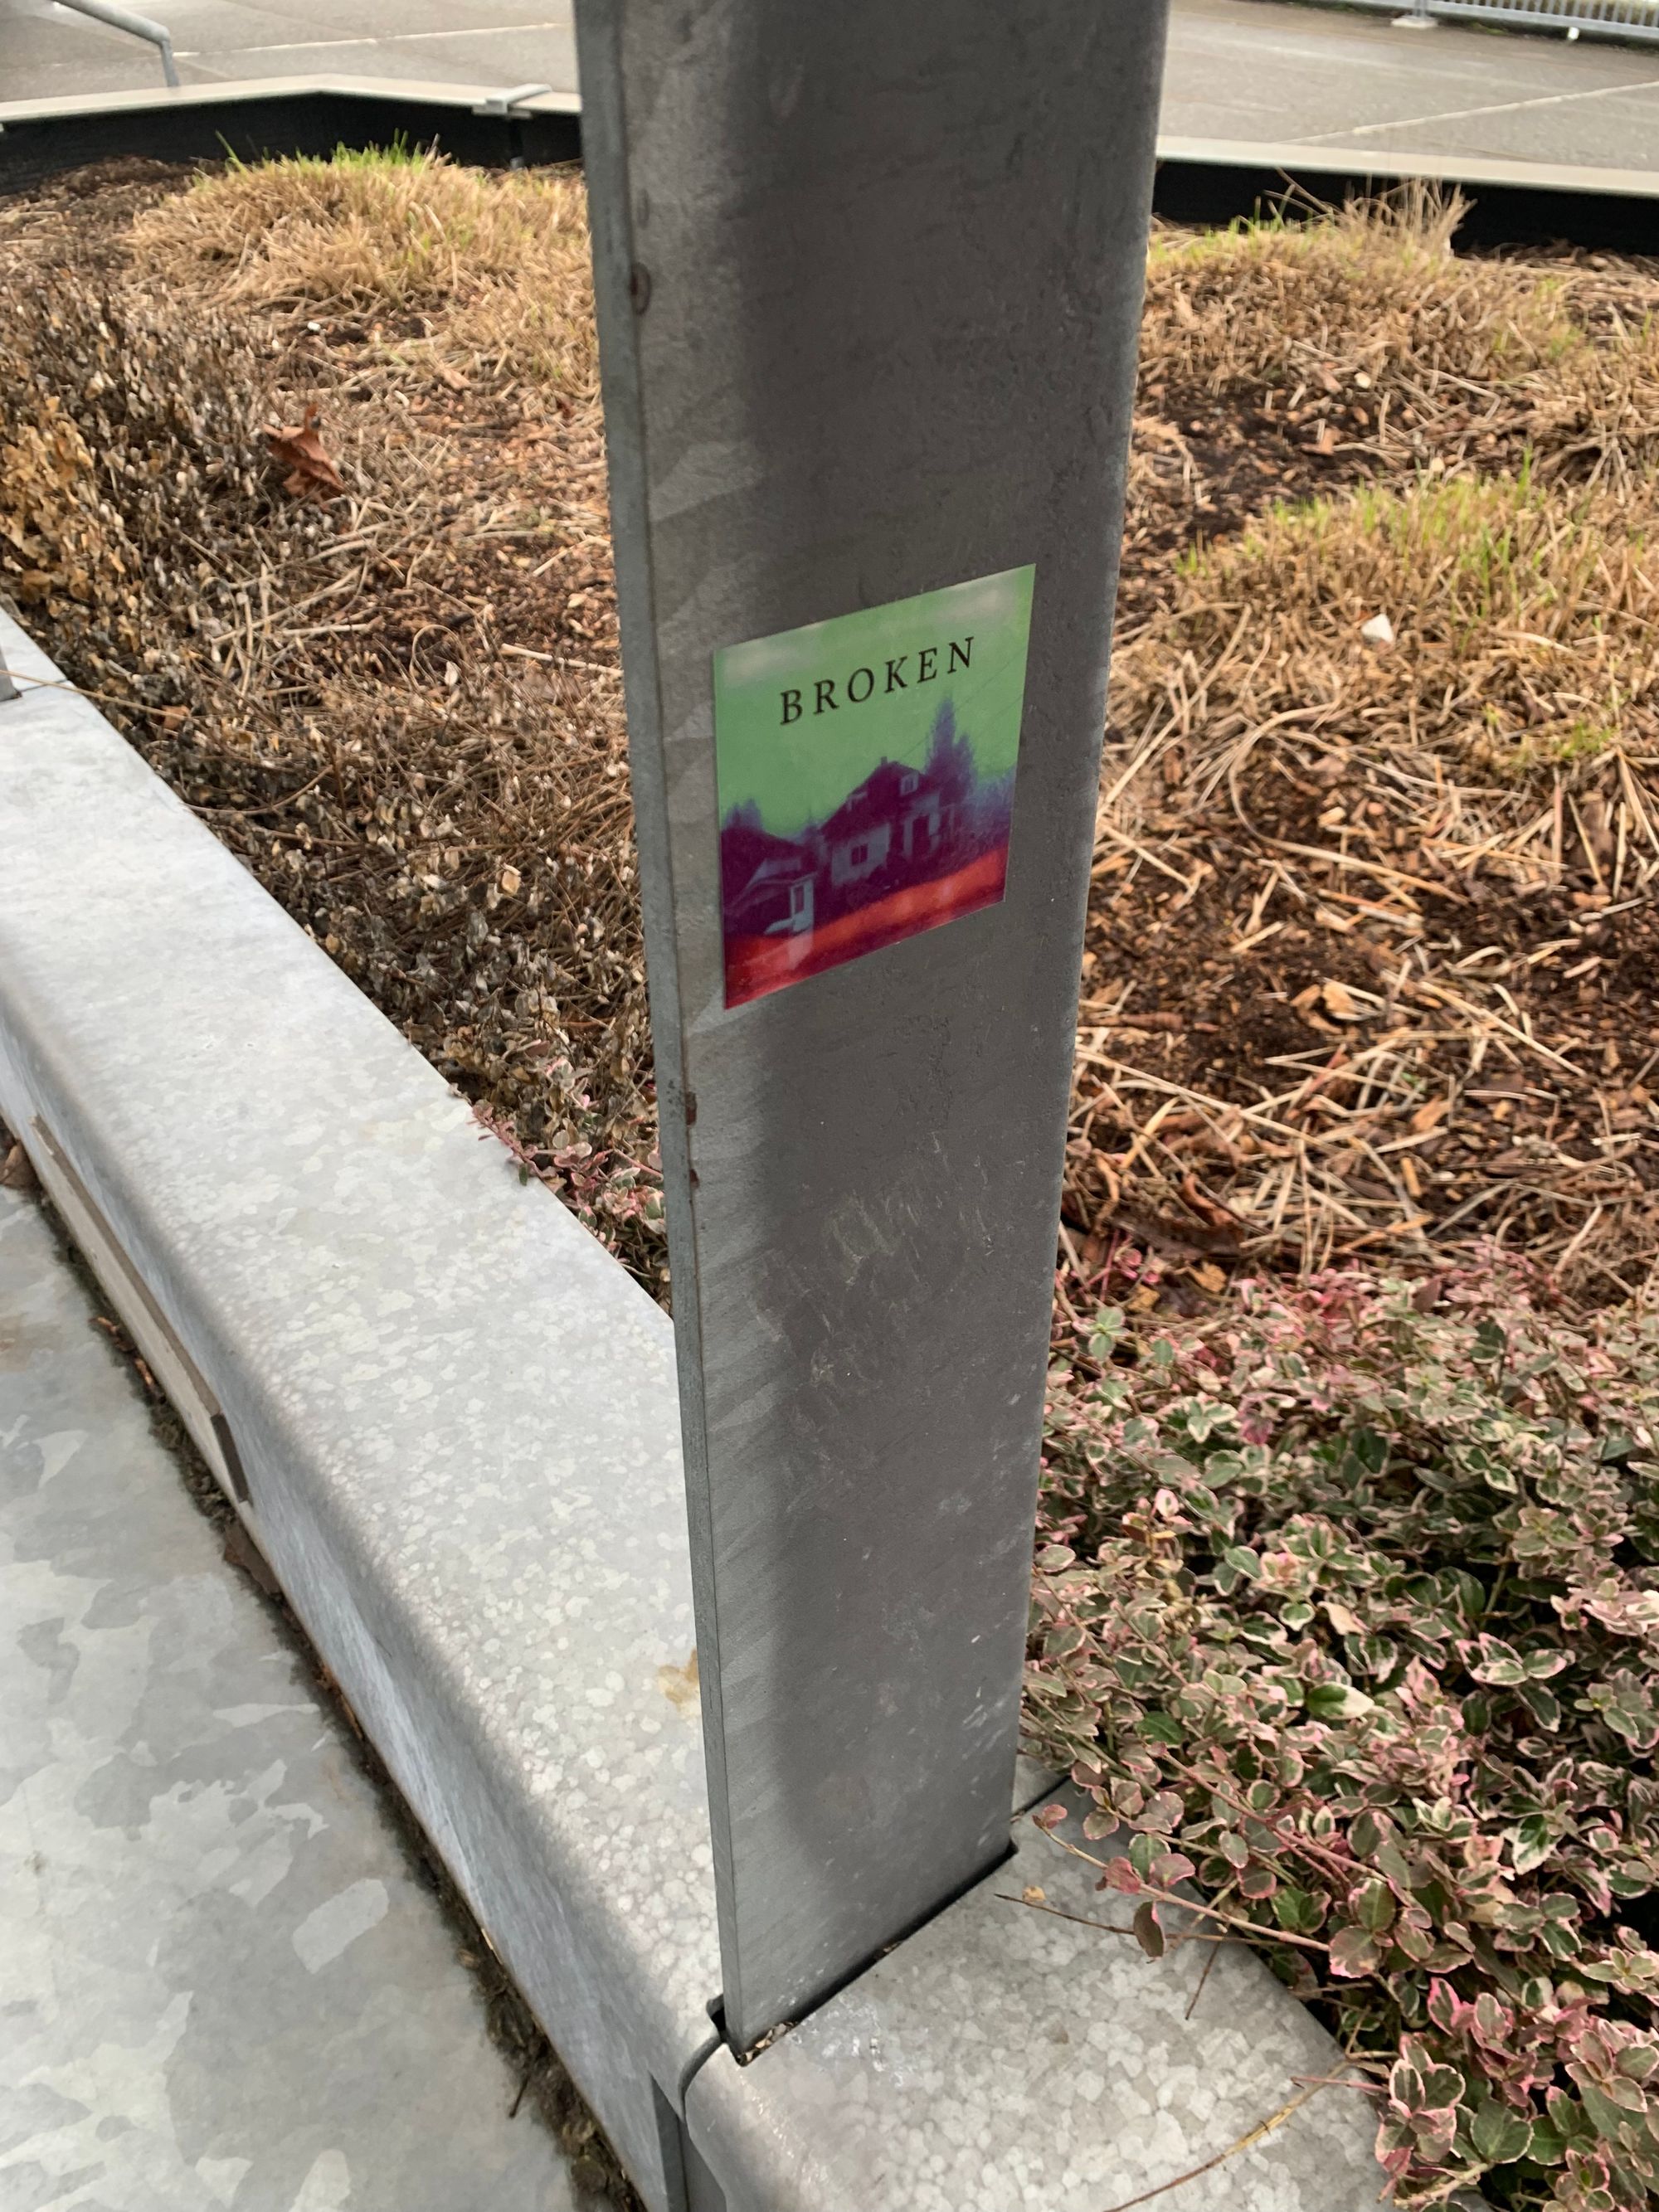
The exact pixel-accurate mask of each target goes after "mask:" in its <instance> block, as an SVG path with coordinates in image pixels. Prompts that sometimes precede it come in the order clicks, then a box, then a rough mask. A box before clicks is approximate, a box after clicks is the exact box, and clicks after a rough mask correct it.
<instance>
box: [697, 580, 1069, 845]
mask: <svg viewBox="0 0 1659 2212" xmlns="http://www.w3.org/2000/svg"><path fill="white" fill-rule="evenodd" d="M1035 575H1036V571H1035V569H1033V568H1010V569H1007V570H1006V571H1005V572H1004V573H1003V574H1000V575H997V576H981V577H979V578H977V579H975V580H974V581H973V582H971V583H966V584H953V585H951V586H948V587H947V588H946V589H945V590H944V591H940V592H921V594H919V595H918V597H916V598H915V599H896V600H894V601H893V602H892V603H891V604H890V605H887V606H884V607H871V608H868V609H867V610H866V611H864V612H863V613H861V614H854V615H839V616H836V617H834V618H833V619H832V620H830V621H829V622H821V623H808V624H807V625H806V626H805V628H804V629H793V630H785V631H782V632H781V633H780V634H779V635H777V636H775V637H766V638H757V639H755V640H753V641H750V643H748V644H745V645H734V646H727V647H724V648H723V649H722V650H721V651H720V652H718V653H715V655H714V752H715V763H716V774H717V782H718V787H719V795H720V818H721V820H722V821H724V819H725V818H726V815H727V814H729V813H730V811H731V810H732V808H733V807H734V806H738V805H744V804H745V803H747V802H748V801H750V800H751V799H752V800H754V801H756V802H757V804H758V805H759V807H760V812H761V819H762V821H763V823H765V825H766V827H767V829H769V830H770V831H771V832H772V833H773V835H774V836H793V835H794V834H795V832H796V831H798V830H799V829H803V828H804V827H805V824H806V823H809V822H821V821H823V818H824V817H825V816H826V815H829V814H831V813H833V812H834V811H835V809H836V807H837V806H839V805H840V804H841V802H842V799H845V798H846V796H847V794H848V792H849V791H852V790H854V788H855V787H857V786H858V785H859V784H860V783H862V782H863V781H864V779H865V777H866V775H869V773H870V771H871V769H873V768H874V767H875V766H876V764H877V763H878V762H879V761H881V760H883V759H886V760H891V761H903V762H906V763H908V764H910V765H911V766H920V765H921V763H922V762H923V761H924V760H925V759H926V758H927V748H928V743H929V740H930V738H931V737H932V734H933V718H934V716H935V715H936V714H938V712H939V707H940V705H941V704H942V702H944V701H945V699H946V698H949V699H950V701H951V704H952V706H953V707H954V708H955V711H956V719H957V731H958V732H959V733H961V734H963V735H965V736H967V737H968V738H969V739H970V740H971V741H972V744H973V748H974V758H975V763H976V764H977V766H978V769H979V773H980V775H981V776H983V777H989V776H999V775H1006V774H1007V772H1008V771H1009V770H1010V769H1012V767H1013V766H1014V763H1015V760H1016V757H1017V756H1018V750H1019V724H1020V713H1021V708H1022V706H1023V703H1024V692H1025V652H1026V645H1027V642H1028V641H1029V638H1030V627H1031V591H1032V584H1033V580H1034V578H1035ZM969 636H971V637H972V639H973V641H974V642H973V650H972V656H971V661H970V665H969V667H968V668H966V669H963V668H961V667H958V668H957V670H956V671H955V673H954V674H953V675H950V676H947V675H946V674H945V670H946V668H947V667H948V665H949V662H950V654H949V653H948V651H947V650H946V647H948V645H949V643H950V641H951V639H953V638H956V639H963V638H967V637H969ZM927 646H935V647H938V648H939V662H938V665H939V674H938V676H936V677H935V678H934V679H933V682H932V683H929V684H920V683H918V682H917V680H916V678H917V670H918V665H919V655H920V653H921V650H922V648H923V647H927ZM901 654H908V656H909V657H908V660H907V661H906V662H905V664H904V665H903V666H902V668H901V670H900V671H899V673H900V675H901V676H902V678H904V679H905V680H906V681H907V683H908V685H909V688H908V690H902V691H897V690H896V691H892V692H888V691H887V690H886V689H885V684H886V669H887V663H888V661H889V660H897V659H899V656H900V655H901ZM859 668H869V669H872V671H874V673H875V677H876V685H877V688H876V691H875V694H874V696H872V698H871V699H870V700H869V701H867V702H866V703H865V704H864V705H862V706H855V705H851V704H849V703H848V701H847V696H846V694H847V679H848V677H849V676H850V675H851V673H852V672H853V671H854V669H859ZM820 678H829V680H831V681H832V682H833V683H834V684H835V697H836V700H837V701H838V702H840V703H839V705H838V706H837V708H836V709H835V710H834V711H833V712H826V713H824V714H815V713H814V712H813V702H814V700H815V698H816V696H817V693H816V686H817V683H818V681H819V679H820ZM786 690H793V691H799V693H800V695H801V704H802V707H803V709H804V712H803V714H802V716H801V719H800V720H799V721H798V722H792V723H789V724H787V725H785V724H784V723H783V722H782V720H781V713H782V708H781V696H782V694H783V693H784V691H786Z"/></svg>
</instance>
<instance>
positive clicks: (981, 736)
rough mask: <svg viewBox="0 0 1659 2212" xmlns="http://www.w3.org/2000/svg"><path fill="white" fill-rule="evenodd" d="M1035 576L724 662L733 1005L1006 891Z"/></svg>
mask: <svg viewBox="0 0 1659 2212" xmlns="http://www.w3.org/2000/svg"><path fill="white" fill-rule="evenodd" d="M1035 575H1036V571H1035V569H1033V568H1010V569H1007V570H1006V571H1005V572H1004V573H1003V574H1000V575H997V576H981V577H979V578H977V579H976V580H975V581H974V582H972V583H968V584H953V585H951V586H949V588H948V589H946V590H945V591H940V592H922V593H921V595H920V596H919V597H918V598H915V599H897V600H895V601H894V602H893V603H892V604H891V605H889V606H884V607H872V608H869V609H868V610H866V611H865V612H864V613H861V614H854V615H840V616H837V617H835V618H834V619H833V620H831V621H829V622H821V623H808V624H806V625H805V628H803V629H791V630H784V631H781V633H780V634H779V635H777V636H776V637H763V638H757V639H755V640H753V641H751V642H750V643H749V644H746V645H731V646H727V647H725V648H724V649H723V650H722V651H720V652H719V653H716V654H715V655H714V760H715V777H716V782H717V786H718V791H719V799H720V899H721V920H722V925H723V931H724V939H725V947H726V1005H727V1006H742V1005H743V1004H744V1002H745V1000H750V999H759V998H763V997H764V996H765V995H766V994H768V993H769V992H771V991H781V990H782V989H783V988H784V987H785V986H786V985H787V984H789V983H797V982H799V981H801V980H802V979H803V978H804V977H805V976H808V975H818V974H821V973H822V971H823V969H826V968H837V967H839V966H840V965H841V963H842V962H843V961H846V960H856V959H857V958H858V957H860V954H862V953H866V952H874V951H878V949H879V948H880V947H881V946H883V945H892V944H896V942H897V940H898V939H900V938H902V937H914V936H915V935H916V933H918V932H919V931H921V930H924V929H936V928H938V927H939V925H940V924H941V923H942V922H946V921H956V920H957V918H958V917H959V916H961V915H966V914H975V913H977V912H978V911H979V909H980V908H981V907H987V906H994V905H996V904H997V903H998V902H999V901H1000V899H1001V897H1002V896H1003V891H1004V889H1005V887H1006V881H1007V872H1008V832H1009V827H1010V823H1011V822H1012V814H1013V803H1014V769H1015V766H1016V763H1017V762H1018V754H1019V730H1020V718H1021V714H1022V710H1023V708H1024V697H1025V655H1026V647H1027V644H1028V642H1029V640H1030V628H1031V589H1032V583H1033V580H1034V578H1035Z"/></svg>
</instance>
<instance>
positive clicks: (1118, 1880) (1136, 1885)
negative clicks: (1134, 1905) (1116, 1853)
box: [1095, 1859, 1141, 1897]
mask: <svg viewBox="0 0 1659 2212" xmlns="http://www.w3.org/2000/svg"><path fill="white" fill-rule="evenodd" d="M1095 1887H1096V1888H1097V1889H1115V1890H1121V1892H1122V1893H1123V1895H1124V1896H1125V1897H1139V1894H1140V1887H1141V1884H1140V1876H1139V1875H1138V1874H1137V1873H1136V1872H1135V1870H1134V1869H1133V1867H1132V1866H1131V1865H1130V1864H1129V1862H1128V1860H1127V1859H1108V1860H1107V1862H1106V1869H1105V1872H1104V1873H1103V1875H1101V1877H1100V1880H1099V1881H1097V1883H1096V1884H1095Z"/></svg>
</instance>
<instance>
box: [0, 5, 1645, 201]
mask: <svg viewBox="0 0 1659 2212" xmlns="http://www.w3.org/2000/svg"><path fill="white" fill-rule="evenodd" d="M144 5H145V11H146V12H148V13H149V14H150V15H155V16H158V17H159V18H160V19H161V21H164V22H165V23H166V24H167V27H169V29H170V30H171V31H172V33H173V44H174V46H175V48H176V51H177V55H178V63H179V76H181V78H182V79H183V80H184V82H185V84H186V85H191V84H198V85H199V84H212V83H222V82H229V81H234V80H240V79H248V78H256V79H257V78H262V77H279V76H280V77H294V76H327V77H330V78H335V79H337V78H342V77H351V76H361V77H368V78H375V79H379V80H380V81H382V82H386V81H393V80H395V81H398V82H404V83H410V82H422V83H450V84H465V85H473V86H482V85H495V86H499V87H503V88H505V87H508V86H518V85H523V84H531V83H534V84H544V85H547V86H549V87H550V88H551V89H552V90H553V91H555V92H558V93H565V94H574V92H575V90H576V57H575V41H574V33H573V31H572V28H571V17H570V0H144ZM126 90H140V91H152V90H153V91H155V93H157V94H160V92H161V64H160V61H159V59H158V58H157V56H156V54H155V51H154V49H153V48H151V47H149V46H143V45H141V44H140V43H139V42H138V41H137V40H133V39H131V38H126V37H124V36H122V34H121V33H118V32H115V31H111V30H108V29H106V27H104V26H102V25H101V24H99V23H95V22H93V21H90V20H88V18H87V17H84V16H81V15H71V14H70V13H69V12H67V11H66V10H65V9H60V8H58V7H56V6H55V5H53V4H52V0H0V107H3V105H4V104H5V103H6V102H9V101H14V100H43V99H69V98H71V97H74V96H76V95H78V94H88V93H112V92H120V91H126ZM1163 129H1164V132H1165V134H1166V135H1168V136H1171V137H1181V138H1210V139H1222V140H1230V141H1234V142H1239V141H1243V142H1249V143H1256V144H1263V143H1275V144H1280V145H1283V144H1286V143H1294V144H1297V145H1299V146H1309V145H1317V146H1326V147H1329V148H1330V149H1332V150H1333V151H1340V150H1342V149H1370V150H1372V151H1374V152H1376V153H1377V154H1379V155H1396V154H1413V155H1425V156H1428V157H1433V156H1435V155H1464V156H1475V157H1480V156H1492V157H1498V158H1504V159H1508V160H1517V161H1536V162H1540V163H1559V164H1569V165H1571V164H1584V165H1587V166H1589V167H1595V168H1615V169H1631V170H1648V171H1655V170H1659V46H1613V45H1608V44H1605V43H1601V42H1591V41H1589V40H1584V41H1581V42H1580V43H1579V44H1577V45H1573V46H1570V45H1568V44H1566V43H1565V40H1562V39H1560V38H1559V37H1553V36H1539V35H1529V34H1522V33H1513V32H1506V31H1491V32H1486V31H1480V30H1473V29H1464V28H1462V27H1459V28H1449V27H1444V26H1439V27H1436V28H1435V29H1433V30H1431V31H1427V32H1421V33H1414V32H1410V31H1400V30H1396V29H1395V27H1394V26H1393V24H1392V23H1391V22H1390V21H1389V17H1388V16H1387V15H1360V14H1357V13H1351V12H1346V11H1344V10H1343V9H1340V8H1322V7H1313V6H1307V5H1294V4H1291V5H1286V4H1282V0H1175V15H1174V21H1173V25H1172V29H1171V36H1170V62H1169V70H1168V75H1167V77H1166V80H1165V85H1164V114H1163Z"/></svg>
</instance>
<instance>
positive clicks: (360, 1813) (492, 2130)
mask: <svg viewBox="0 0 1659 2212" xmlns="http://www.w3.org/2000/svg"><path fill="white" fill-rule="evenodd" d="M0 1151H3V1144H0ZM457 1942H458V1939H457V1936H456V1935H455V1933H454V1932H453V1929H452V1928H451V1927H450V1926H449V1924H448V1923H447V1921H446V1920H445V1918H444V1917H443V1916H442V1914H441V1911H440V1910H439V1908H438V1906H437V1905H436V1904H435V1901H434V1899H433V1898H432V1896H431V1894H430V1893H429V1892H428V1890H427V1889H426V1888H425V1887H422V1884H421V1883H420V1882H419V1881H417V1880H416V1878H415V1876H414V1875H413V1873H412V1871H411V1869H410V1866H409V1864H408V1863H407V1862H406V1860H405V1858H404V1853H403V1850H402V1849H401V1846H400V1844H399V1842H398V1838H397V1837H396V1836H395V1834H394V1833H393V1832H392V1830H391V1828H390V1827H389V1826H388V1824H387V1822H386V1818H385V1815H384V1814H383V1812H382V1810H381V1805H380V1799H379V1797H378V1796H377V1795H376V1792H375V1790H374V1787H373V1786H372V1785H371V1784H369V1782H368V1780H367V1779H366V1778H365V1777H364V1775H363V1773H362V1771H361V1769H360V1767H359V1766H358V1765H357V1763H356V1760H355V1759H354V1758H353V1756H352V1754H351V1752H350V1750H349V1747H348V1746H347V1743H346V1741H345V1740H344V1737H343V1726H342V1723H340V1721H339V1719H338V1718H337V1715H336V1713H335V1712H334V1711H333V1710H332V1709H331V1707H329V1706H328V1705H325V1703H324V1702H322V1700H321V1699H319V1696H318V1693H317V1692H316V1691H315V1690H314V1689H313V1686H312V1685H311V1683H310V1681H309V1679H308V1676H307V1669H306V1668H305V1666H304V1664H303V1663H302V1662H301V1659H300V1658H299V1657H298V1656H297V1655H296V1653H295V1650H294V1649H293V1648H292V1646H291V1645H290V1644H289V1643H288V1641H287V1640H286V1639H285V1638H284V1637H283V1633H282V1632H281V1630H280V1628H279V1626H278V1625H277V1623H276V1621H275V1620H273V1619H272V1618H271V1616H270V1613H268V1612H267V1611H266V1609H265V1607H264V1606H263V1605H262V1604H261V1603H260V1601H259V1600H258V1598H257V1597H256V1596H255V1595H254V1594H253V1592H252V1590H251V1589H250V1588H249V1587H248V1586H247V1584H246V1583H245V1582H244V1581H243V1580H242V1579H241V1577H240V1576H239V1575H238V1574H237V1573H236V1572H235V1571H234V1570H233V1569H232V1568H231V1567H229V1566H228V1565H226V1563H225V1561H224V1559H223V1557H222V1551H221V1544H220V1539H219V1535H218V1533H217V1532H216V1529H215V1528H213V1526H212V1525H211V1524H210V1522H209V1521H208V1520H207V1519H206V1518H205V1517H204V1516H203V1514H202V1513H201V1512H200V1511H199V1510H197V1507H196V1505H195V1504H193V1503H192V1502H191V1498H189V1496H188V1495H187V1494H186V1492H185V1488H184V1486H183V1485H182V1483H181V1481H180V1478H179V1468H178V1466H177V1464H176V1463H175V1462H173V1460H172V1459H171V1457H170V1456H169V1455H167V1453H166V1452H165V1451H164V1450H163V1449H162V1448H161V1445H160V1444H159V1443H158V1442H157V1441H156V1438H155V1435H154V1434H153V1432H152V1431H151V1427H150V1424H149V1414H148V1413H147V1410H146V1408H145V1407H144V1405H143V1401H142V1400H141V1397H140V1395H139V1393H138V1389H137V1384H136V1383H135V1381H134V1378H133V1376H132V1375H131V1372H130V1371H129V1370H128V1369H127V1367H126V1366H125V1363H124V1362H123V1361H122V1360H121V1359H120V1358H118V1356H117V1354H116V1353H115V1352H114V1351H113V1350H112V1346H111V1344H110V1341H109V1339H108V1337H107V1336H106V1334H104V1333H103V1332H101V1331H100V1330H99V1329H98V1328H96V1327H94V1325H93V1308H92V1307H91V1306H90V1305H89V1304H88V1300H87V1297H86V1296H85V1294H84V1292H83V1291H82V1288H81V1285H80V1284H79V1283H78V1282H77V1280H76V1278H75V1276H74V1275H73V1274H72V1273H70V1269H69V1267H68V1266H67V1265H66V1264H65V1262H64V1259H63V1258H62V1256H61V1255H60V1253H59V1252H58V1248H57V1246H56V1243H55V1242H54V1239H53V1237H52V1232H51V1231H50V1230H49V1229H48V1227H47V1225H46V1222H45V1220H44V1218H42V1216H41V1214H40V1211H39V1209H38V1207H37V1206H35V1204H34V1203H33V1200H28V1199H25V1198H22V1197H20V1196H19V1195H17V1194H15V1193H13V1192H10V1191H7V1190H0V2205H3V2206H4V2208H5V2212H74V2209H75V2208H81V2212H222V2208H227V2207H228V2208H234V2212H573V2208H574V2207H575V2205H576V2204H577V2203H578V2202H579V2200H578V2198H577V2197H576V2196H575V2195H574V2191H573V2190H572V2187H571V2184H570V2180H569V2178H568V2172H567V2169H566V2167H565V2166H564V2165H563V2163H562V2160H561V2158H560V2155H559V2154H558V2151H557V2149H556V2146H555V2144H554V2142H553V2141H552V2139H551V2137H550V2136H549V2135H548V2134H547V2132H546V2131H545V2130H544V2127H543V2126H542V2124H541V2123H540V2122H539V2120H538V2119H537V2118H535V2117H534V2116H533V2114H532V2112H531V2111H530V2110H529V2108H528V2106H526V2108H525V2109H524V2110H523V2111H521V2112H520V2115H519V2117H518V2118H516V2119H509V2118H508V2117H507V2114H508V2111H509V2108H510V2107H511V2106H512V2105H513V2099H514V2096H515V2093H516V2090H517V2087H518V2085H517V2083H516V2082H515V2081H513V2079H512V2078H511V2076H510V2075H509V2073H508V2070H507V2065H506V2063H505V2061H504V2060H503V2058H502V2057H501V2055H500V2053H499V2052H498V2051H496V2049H495V2046H494V2045H492V2044H491V2042H490V2041H489V2037H488V2035H487V2033H486V2032H485V2026H484V2020H483V2009H482V2004H481V2001H480V1997H479V1995H478V1990H477V1984H476V1983H475V1981H474V1979H473V1978H472V1977H471V1975H470V1974H469V1973H468V1972H467V1971H466V1968H465V1966H464V1965H463V1964H462V1963H461V1961H460V1960H459V1957H458V1955H457Z"/></svg>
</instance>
